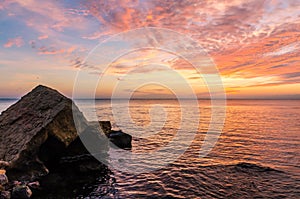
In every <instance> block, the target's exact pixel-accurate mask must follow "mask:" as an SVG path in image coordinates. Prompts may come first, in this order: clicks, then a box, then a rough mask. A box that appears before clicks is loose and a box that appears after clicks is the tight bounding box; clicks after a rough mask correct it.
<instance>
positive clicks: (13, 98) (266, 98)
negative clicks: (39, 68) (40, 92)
mask: <svg viewBox="0 0 300 199" xmlns="http://www.w3.org/2000/svg"><path fill="white" fill-rule="evenodd" d="M20 99H21V97H20V98H17V97H3V98H2V97H0V100H1V101H4V100H20ZM70 99H72V98H70ZM177 99H180V100H194V99H193V98H130V100H177ZM73 100H128V99H127V98H114V99H112V98H75V99H73ZM197 100H211V98H197ZM214 100H300V98H280V97H278V98H271V97H265V98H264V97H259V98H216V99H214Z"/></svg>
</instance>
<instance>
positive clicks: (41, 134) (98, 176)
mask: <svg viewBox="0 0 300 199" xmlns="http://www.w3.org/2000/svg"><path fill="white" fill-rule="evenodd" d="M79 135H80V136H79ZM82 136H84V137H88V138H89V139H91V140H92V141H93V143H95V146H94V148H95V147H96V149H95V151H97V154H98V155H99V154H100V155H101V157H102V158H103V157H104V158H106V157H108V149H109V147H111V146H113V147H120V148H123V149H130V148H131V140H132V137H131V136H130V135H128V134H126V133H123V132H122V131H113V130H111V124H110V122H109V121H99V122H89V121H87V120H86V119H85V117H84V115H83V114H82V113H81V112H80V110H79V109H78V108H77V106H76V105H75V104H74V103H73V102H72V100H71V99H69V98H67V97H65V96H63V95H62V94H60V93H59V92H58V91H56V90H53V89H51V88H48V87H45V86H41V85H40V86H37V87H36V88H34V89H33V90H32V91H31V92H29V93H28V94H27V95H25V96H24V97H22V98H21V99H20V100H19V101H18V102H17V103H15V104H14V105H12V106H11V107H9V108H8V109H7V110H6V111H4V112H2V113H1V115H0V198H31V197H34V198H39V197H40V198H43V197H45V196H46V195H47V197H48V196H51V197H52V198H57V196H58V195H60V196H61V197H65V198H66V197H68V198H70V197H75V196H76V195H80V192H82V190H81V191H80V189H82V187H84V185H86V184H91V183H93V182H95V181H101V182H103V183H104V184H105V183H109V182H111V181H114V180H113V179H110V178H111V177H110V170H109V168H108V167H107V166H106V165H105V164H103V163H101V162H100V161H98V160H96V159H95V157H94V156H93V155H91V154H90V151H89V150H87V149H86V147H85V145H84V144H83V143H82V141H81V139H80V138H81V137H82ZM109 141H110V142H109ZM106 192H109V191H107V190H106V191H103V193H102V194H105V193H106ZM100 194H101V192H100Z"/></svg>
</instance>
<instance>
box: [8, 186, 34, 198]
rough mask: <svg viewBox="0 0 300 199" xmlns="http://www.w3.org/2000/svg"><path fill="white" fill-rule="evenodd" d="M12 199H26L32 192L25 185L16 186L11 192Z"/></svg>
mask: <svg viewBox="0 0 300 199" xmlns="http://www.w3.org/2000/svg"><path fill="white" fill-rule="evenodd" d="M11 195H12V198H19V199H27V198H30V197H31V195H32V191H31V190H30V188H29V187H28V186H26V185H17V186H15V187H14V188H13V190H12V194H11Z"/></svg>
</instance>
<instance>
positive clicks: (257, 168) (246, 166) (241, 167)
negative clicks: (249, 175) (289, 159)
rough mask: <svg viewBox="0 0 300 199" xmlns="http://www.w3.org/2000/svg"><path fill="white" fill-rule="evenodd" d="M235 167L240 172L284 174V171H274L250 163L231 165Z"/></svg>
mask: <svg viewBox="0 0 300 199" xmlns="http://www.w3.org/2000/svg"><path fill="white" fill-rule="evenodd" d="M231 166H234V167H235V169H237V170H240V171H249V172H253V171H256V172H271V171H273V172H280V173H284V171H281V170H277V169H273V168H271V167H267V166H261V165H258V164H253V163H248V162H239V163H237V164H234V165H231Z"/></svg>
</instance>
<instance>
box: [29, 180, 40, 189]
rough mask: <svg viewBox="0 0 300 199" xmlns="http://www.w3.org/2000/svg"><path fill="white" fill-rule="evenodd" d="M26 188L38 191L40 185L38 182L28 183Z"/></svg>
mask: <svg viewBox="0 0 300 199" xmlns="http://www.w3.org/2000/svg"><path fill="white" fill-rule="evenodd" d="M28 186H29V187H30V188H32V189H38V188H40V183H39V181H35V182H30V183H28Z"/></svg>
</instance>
